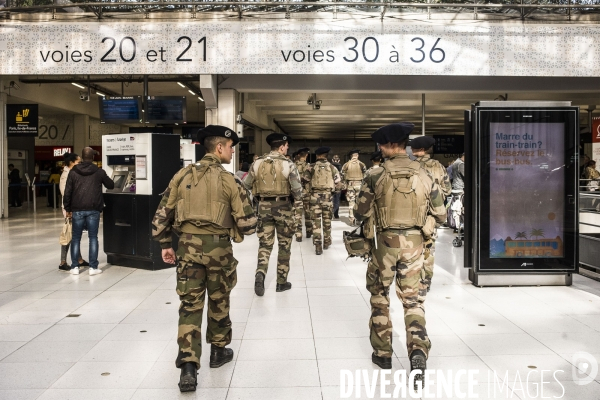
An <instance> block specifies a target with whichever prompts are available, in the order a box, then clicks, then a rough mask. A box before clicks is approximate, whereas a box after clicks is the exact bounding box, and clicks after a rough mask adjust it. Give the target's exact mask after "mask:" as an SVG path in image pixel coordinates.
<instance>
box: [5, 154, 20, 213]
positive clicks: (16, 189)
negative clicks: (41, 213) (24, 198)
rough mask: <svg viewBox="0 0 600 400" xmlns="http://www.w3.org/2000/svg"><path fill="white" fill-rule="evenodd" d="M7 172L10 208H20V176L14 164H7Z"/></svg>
mask: <svg viewBox="0 0 600 400" xmlns="http://www.w3.org/2000/svg"><path fill="white" fill-rule="evenodd" d="M8 170H9V171H10V172H9V174H8V183H9V186H10V188H9V191H8V193H9V194H10V196H9V197H10V207H21V174H20V173H19V170H18V169H16V168H15V166H14V164H8Z"/></svg>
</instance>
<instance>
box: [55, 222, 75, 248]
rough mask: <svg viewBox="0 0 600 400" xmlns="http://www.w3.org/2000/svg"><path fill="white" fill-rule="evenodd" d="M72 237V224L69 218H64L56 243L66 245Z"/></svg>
mask: <svg viewBox="0 0 600 400" xmlns="http://www.w3.org/2000/svg"><path fill="white" fill-rule="evenodd" d="M72 237H73V225H72V223H71V218H65V224H64V225H63V227H62V231H60V238H59V239H58V243H59V244H61V245H63V246H66V245H68V244H69V243H71V238H72Z"/></svg>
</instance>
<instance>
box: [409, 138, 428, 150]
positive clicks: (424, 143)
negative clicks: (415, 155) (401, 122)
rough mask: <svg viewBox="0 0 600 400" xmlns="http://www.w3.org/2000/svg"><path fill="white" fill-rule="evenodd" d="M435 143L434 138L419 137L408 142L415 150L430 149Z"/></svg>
mask: <svg viewBox="0 0 600 400" xmlns="http://www.w3.org/2000/svg"><path fill="white" fill-rule="evenodd" d="M434 143H435V139H434V138H433V137H432V136H419V137H416V138H414V139H412V140H411V141H410V142H408V145H409V146H410V147H412V148H413V149H428V148H430V147H431V146H433V144H434Z"/></svg>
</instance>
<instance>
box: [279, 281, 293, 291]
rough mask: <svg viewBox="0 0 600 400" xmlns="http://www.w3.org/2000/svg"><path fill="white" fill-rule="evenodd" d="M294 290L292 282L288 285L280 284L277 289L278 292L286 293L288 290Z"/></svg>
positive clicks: (287, 283)
mask: <svg viewBox="0 0 600 400" xmlns="http://www.w3.org/2000/svg"><path fill="white" fill-rule="evenodd" d="M291 288H292V284H291V283H290V282H286V283H278V284H277V287H276V288H275V291H276V292H285V291H286V290H290V289H291Z"/></svg>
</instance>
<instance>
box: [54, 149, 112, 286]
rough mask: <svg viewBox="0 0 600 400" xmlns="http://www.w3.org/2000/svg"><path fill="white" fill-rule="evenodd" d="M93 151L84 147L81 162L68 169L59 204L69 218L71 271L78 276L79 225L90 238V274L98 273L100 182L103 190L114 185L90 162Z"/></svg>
mask: <svg viewBox="0 0 600 400" xmlns="http://www.w3.org/2000/svg"><path fill="white" fill-rule="evenodd" d="M96 154H97V152H96V150H94V149H92V148H91V147H86V148H85V149H83V152H82V153H81V158H82V160H83V161H82V162H81V163H80V164H78V165H76V166H75V167H73V168H72V169H71V171H69V176H68V178H67V185H66V187H65V193H64V197H63V203H64V207H65V211H66V212H67V216H68V217H71V218H72V219H73V239H72V240H71V260H72V264H71V273H72V274H74V275H79V261H78V260H79V256H78V254H79V245H80V242H81V235H82V233H83V227H84V226H87V230H88V237H89V239H90V254H89V263H90V271H89V272H90V275H97V274H101V273H102V270H101V269H99V268H98V228H99V226H100V213H101V212H102V209H103V208H104V198H103V197H102V185H104V186H105V187H106V188H107V189H112V188H114V187H115V183H114V182H113V181H112V179H110V178H109V177H108V176H107V175H106V172H105V171H104V170H103V169H100V168H98V167H97V166H96V165H94V163H93V162H92V161H94V155H96Z"/></svg>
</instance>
